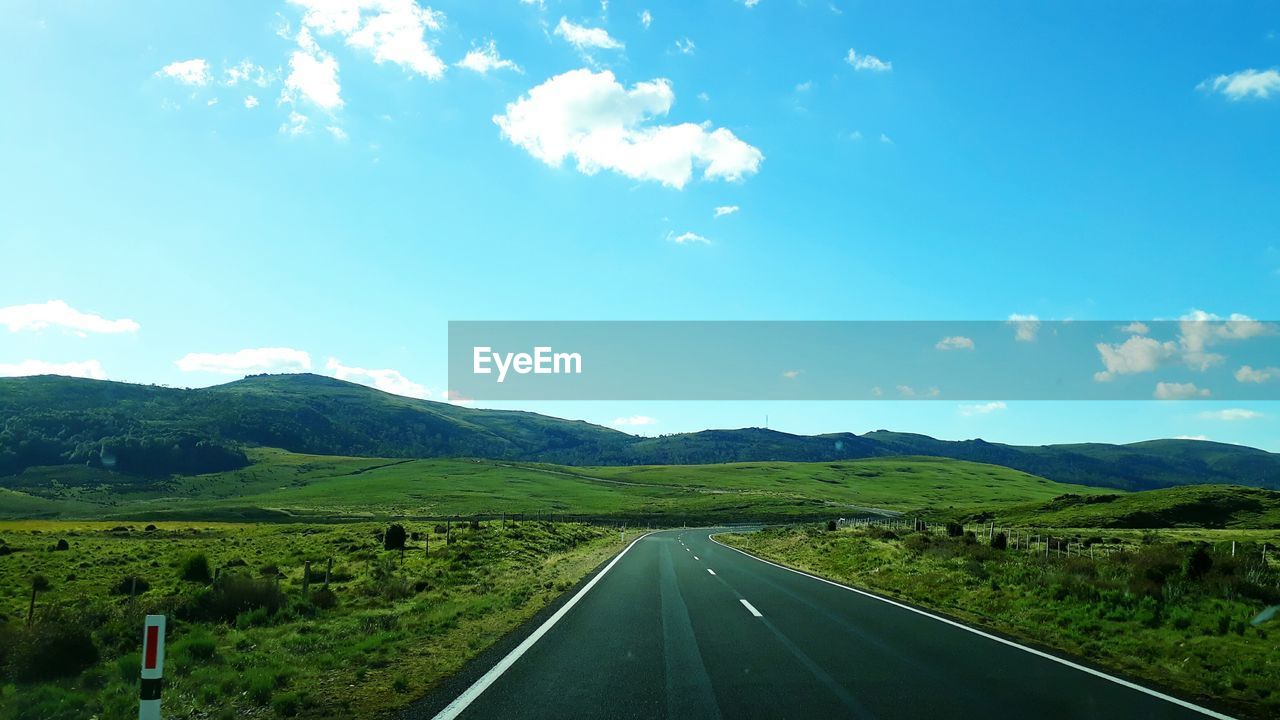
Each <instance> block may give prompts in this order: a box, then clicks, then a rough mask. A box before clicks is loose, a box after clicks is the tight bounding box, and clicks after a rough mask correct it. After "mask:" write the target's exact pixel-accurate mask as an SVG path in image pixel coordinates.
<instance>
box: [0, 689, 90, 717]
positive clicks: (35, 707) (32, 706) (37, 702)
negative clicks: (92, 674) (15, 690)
mask: <svg viewBox="0 0 1280 720" xmlns="http://www.w3.org/2000/svg"><path fill="white" fill-rule="evenodd" d="M89 702H90V698H89V696H87V695H84V694H82V693H78V692H74V691H72V690H67V689H65V688H61V687H58V686H57V685H37V686H36V687H34V688H32V689H31V692H28V693H24V694H23V695H22V701H21V702H18V703H13V704H12V706H11V707H13V715H7V716H6V717H9V718H13V720H83V718H87V717H89V716H91V715H93V712H92V711H91V710H90V709H89Z"/></svg>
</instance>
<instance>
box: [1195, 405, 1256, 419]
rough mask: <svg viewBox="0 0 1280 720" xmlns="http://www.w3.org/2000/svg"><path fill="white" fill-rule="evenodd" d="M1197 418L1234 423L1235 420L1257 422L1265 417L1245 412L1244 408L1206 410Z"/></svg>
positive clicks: (1252, 412)
mask: <svg viewBox="0 0 1280 720" xmlns="http://www.w3.org/2000/svg"><path fill="white" fill-rule="evenodd" d="M1199 417H1200V419H1201V420H1223V421H1226V422H1234V421H1237V420H1258V419H1260V418H1263V417H1266V416H1265V415H1263V414H1262V413H1260V412H1255V411H1253V410H1245V409H1244V408H1228V409H1226V410H1206V411H1204V412H1202V413H1200V415H1199Z"/></svg>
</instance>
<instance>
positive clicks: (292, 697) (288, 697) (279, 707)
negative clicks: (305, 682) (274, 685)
mask: <svg viewBox="0 0 1280 720" xmlns="http://www.w3.org/2000/svg"><path fill="white" fill-rule="evenodd" d="M300 709H302V698H301V697H300V696H299V695H298V693H284V694H282V695H277V696H275V697H274V698H272V699H271V710H272V711H273V712H275V714H276V715H278V716H279V717H293V716H294V715H297V714H298V711H299V710H300Z"/></svg>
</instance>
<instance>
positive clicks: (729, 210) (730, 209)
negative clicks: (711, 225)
mask: <svg viewBox="0 0 1280 720" xmlns="http://www.w3.org/2000/svg"><path fill="white" fill-rule="evenodd" d="M739 209H740V208H739V207H738V206H737V205H721V206H719V207H717V208H716V209H715V211H714V212H715V217H718V218H719V217H724V216H725V215H732V214H734V213H736V212H738V210H739Z"/></svg>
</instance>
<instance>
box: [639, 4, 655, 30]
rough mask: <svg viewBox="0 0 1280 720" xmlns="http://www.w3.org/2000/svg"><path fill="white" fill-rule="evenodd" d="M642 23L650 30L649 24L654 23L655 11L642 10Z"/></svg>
mask: <svg viewBox="0 0 1280 720" xmlns="http://www.w3.org/2000/svg"><path fill="white" fill-rule="evenodd" d="M640 24H641V25H643V26H644V29H645V30H648V29H649V26H650V25H652V24H653V13H651V12H649V11H648V10H647V9H646V10H641V11H640Z"/></svg>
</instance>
